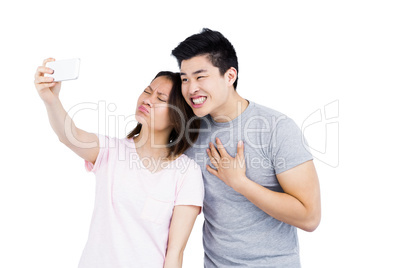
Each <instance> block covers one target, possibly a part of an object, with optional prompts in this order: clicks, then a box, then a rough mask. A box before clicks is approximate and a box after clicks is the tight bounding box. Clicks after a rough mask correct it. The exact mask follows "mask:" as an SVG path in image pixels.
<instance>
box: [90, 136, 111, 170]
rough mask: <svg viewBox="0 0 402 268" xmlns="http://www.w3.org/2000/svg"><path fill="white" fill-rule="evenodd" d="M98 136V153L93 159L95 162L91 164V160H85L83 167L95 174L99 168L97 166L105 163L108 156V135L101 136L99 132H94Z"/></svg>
mask: <svg viewBox="0 0 402 268" xmlns="http://www.w3.org/2000/svg"><path fill="white" fill-rule="evenodd" d="M95 135H97V136H98V139H99V153H98V156H97V158H96V160H95V164H92V163H91V162H89V161H87V160H85V169H86V170H87V171H88V172H93V173H95V174H96V172H97V171H98V170H99V168H100V167H101V166H103V165H106V163H107V161H108V158H109V137H107V136H103V135H100V134H95Z"/></svg>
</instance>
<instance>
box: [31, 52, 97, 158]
mask: <svg viewBox="0 0 402 268" xmlns="http://www.w3.org/2000/svg"><path fill="white" fill-rule="evenodd" d="M50 61H55V59H53V58H48V59H46V60H44V61H43V64H42V66H39V67H38V68H37V70H36V73H35V87H36V90H37V91H38V94H39V97H40V98H41V99H42V101H43V102H44V104H45V106H46V110H47V114H48V117H49V122H50V125H51V126H52V128H53V130H54V132H55V133H56V135H57V136H58V138H59V140H60V141H61V142H62V143H64V144H65V145H66V146H67V147H68V148H70V149H71V150H72V151H74V152H75V153H76V154H77V155H79V156H80V157H81V158H83V159H85V160H87V161H88V162H91V163H93V164H94V163H95V160H96V158H97V156H98V153H99V139H98V137H97V136H96V135H95V134H93V133H88V132H86V131H84V130H82V129H79V128H77V127H76V126H75V124H74V122H73V120H72V119H71V117H70V116H69V115H68V114H67V112H66V110H65V109H64V108H63V105H62V104H61V102H60V99H59V93H60V89H61V82H54V81H53V78H52V77H45V76H44V74H45V73H48V74H51V73H53V70H52V69H50V68H47V67H46V63H47V62H50Z"/></svg>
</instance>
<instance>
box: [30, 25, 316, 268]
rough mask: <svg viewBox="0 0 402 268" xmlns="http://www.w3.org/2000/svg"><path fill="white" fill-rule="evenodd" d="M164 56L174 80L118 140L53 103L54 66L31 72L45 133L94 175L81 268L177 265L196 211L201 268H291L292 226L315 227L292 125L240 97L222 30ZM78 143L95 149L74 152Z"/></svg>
mask: <svg viewBox="0 0 402 268" xmlns="http://www.w3.org/2000/svg"><path fill="white" fill-rule="evenodd" d="M172 54H173V55H174V56H175V57H176V59H177V60H178V63H179V67H180V74H177V73H171V72H161V73H159V74H158V75H156V77H155V78H154V80H153V81H152V82H151V84H150V85H149V86H148V87H147V88H146V89H145V90H144V92H143V93H142V94H141V95H140V97H139V98H138V102H137V106H136V107H137V109H136V113H135V117H136V120H137V121H138V125H137V126H136V128H135V129H134V130H133V131H132V132H131V133H130V134H129V135H128V136H127V137H126V138H125V139H116V138H109V137H105V136H102V135H96V134H91V133H87V132H85V131H83V130H81V129H79V128H77V127H75V125H74V123H73V122H72V121H71V118H69V117H68V115H67V113H66V111H65V110H64V108H63V107H62V105H61V102H60V100H59V98H58V94H59V91H60V83H59V82H58V83H55V82H53V81H52V78H49V77H44V74H45V73H52V70H50V69H49V68H46V67H44V65H45V63H46V62H47V61H52V60H54V59H47V60H45V62H44V65H43V66H40V67H38V69H37V72H36V75H35V77H36V78H35V85H36V88H37V91H38V93H39V95H40V97H41V98H42V100H43V101H44V103H45V106H46V108H47V111H48V116H49V121H50V123H51V126H52V128H53V130H54V131H55V132H56V134H57V135H58V137H59V139H60V141H61V142H63V143H64V144H66V145H67V146H68V147H69V148H70V149H71V150H73V151H74V152H75V153H77V154H78V155H79V156H81V157H82V158H83V159H85V163H86V168H87V170H89V171H92V172H94V173H95V174H96V181H97V184H96V200H95V208H94V213H93V217H92V222H91V228H90V233H89V238H88V242H87V245H86V247H85V249H84V252H83V254H82V257H81V261H80V265H79V267H94V268H95V267H113V268H117V267H141V268H151V267H156V268H159V267H165V268H168V267H181V266H182V258H183V251H184V248H185V245H186V243H187V240H188V237H189V235H190V232H191V229H192V227H193V224H194V222H195V219H196V217H197V215H198V214H199V213H200V212H201V208H202V207H203V212H204V216H205V222H204V227H203V244H204V251H205V256H204V266H205V267H207V268H209V267H218V268H226V267H228V268H229V267H264V268H265V267H300V259H299V247H298V238H297V229H296V227H297V228H300V229H303V230H306V231H313V230H314V229H315V228H316V227H317V226H318V224H319V221H320V214H321V209H320V190H319V183H318V178H317V174H316V171H315V168H314V164H313V161H312V156H311V154H310V153H309V152H308V151H307V150H306V149H305V146H304V145H303V144H304V143H303V137H302V134H301V131H300V129H299V128H298V127H297V126H296V124H295V123H294V122H293V121H292V120H291V119H289V118H287V117H286V116H285V115H283V114H281V113H279V112H277V111H274V110H271V109H269V108H267V107H264V106H261V105H259V104H256V103H254V102H251V101H248V100H246V99H244V98H242V97H241V96H240V95H239V94H238V93H237V91H236V87H237V74H238V64H237V56H236V52H235V50H234V48H233V46H232V45H231V43H230V42H229V41H228V40H227V39H226V38H225V37H224V36H223V35H222V34H221V33H219V32H216V31H211V30H209V29H203V31H202V32H201V33H199V34H195V35H192V36H190V37H188V38H187V39H185V40H184V41H183V42H181V43H180V44H179V45H178V46H177V47H176V48H175V49H174V50H173V51H172ZM194 115H195V116H194ZM65 120H68V121H69V122H71V124H65ZM65 125H71V129H69V130H68V131H67V130H66V129H65ZM184 125H185V126H186V129H185V130H184V129H183V126H184ZM68 133H71V134H72V135H73V137H74V138H73V139H71V137H69V136H68ZM183 133H184V134H183ZM75 139H76V140H78V141H80V142H84V143H92V142H95V144H97V146H95V147H94V148H80V147H79V146H76V145H74V143H73V142H71V140H75ZM161 145H163V146H161ZM122 148H123V149H122ZM204 187H205V196H204Z"/></svg>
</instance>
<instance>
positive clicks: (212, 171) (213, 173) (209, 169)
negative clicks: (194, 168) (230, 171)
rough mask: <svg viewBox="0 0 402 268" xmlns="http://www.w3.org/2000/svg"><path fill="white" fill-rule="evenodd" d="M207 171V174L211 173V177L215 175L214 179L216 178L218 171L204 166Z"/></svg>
mask: <svg viewBox="0 0 402 268" xmlns="http://www.w3.org/2000/svg"><path fill="white" fill-rule="evenodd" d="M206 167H207V170H208V171H209V173H211V174H212V175H215V176H216V177H218V171H217V170H215V169H213V168H211V167H210V166H209V165H207V166H206Z"/></svg>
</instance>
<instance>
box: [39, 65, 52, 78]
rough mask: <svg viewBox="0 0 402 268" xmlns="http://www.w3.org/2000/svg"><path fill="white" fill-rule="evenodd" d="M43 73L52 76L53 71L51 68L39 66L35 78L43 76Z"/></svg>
mask: <svg viewBox="0 0 402 268" xmlns="http://www.w3.org/2000/svg"><path fill="white" fill-rule="evenodd" d="M45 73H47V74H52V73H53V70H52V69H51V68H48V67H45V66H39V67H38V68H37V69H36V73H35V78H37V77H40V76H43V75H44V74H45Z"/></svg>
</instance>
